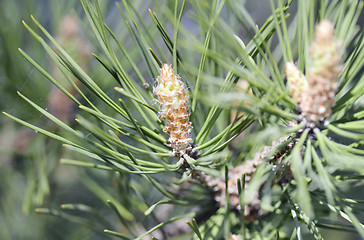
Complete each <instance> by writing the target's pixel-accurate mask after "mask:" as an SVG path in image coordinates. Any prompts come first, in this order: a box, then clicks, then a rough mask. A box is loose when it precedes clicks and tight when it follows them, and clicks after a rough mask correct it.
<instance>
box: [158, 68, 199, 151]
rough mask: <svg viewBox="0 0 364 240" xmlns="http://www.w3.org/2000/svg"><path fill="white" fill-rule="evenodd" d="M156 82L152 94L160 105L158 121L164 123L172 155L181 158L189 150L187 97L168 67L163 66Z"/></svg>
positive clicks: (189, 132)
mask: <svg viewBox="0 0 364 240" xmlns="http://www.w3.org/2000/svg"><path fill="white" fill-rule="evenodd" d="M157 81H158V85H157V87H155V88H153V92H154V94H155V95H157V96H158V99H156V100H155V101H157V102H158V103H159V104H160V112H159V114H160V119H161V120H162V121H164V123H165V127H164V129H163V131H164V132H166V133H167V134H169V143H170V146H171V147H172V148H173V153H174V155H175V156H177V157H182V156H183V155H184V154H186V153H188V152H189V151H190V150H191V145H190V142H191V141H192V138H191V129H192V124H191V122H189V119H188V118H189V116H190V113H189V112H188V108H189V105H187V100H188V98H189V95H188V93H187V92H186V90H185V87H184V84H183V82H182V81H180V80H179V76H176V75H175V74H174V72H173V69H172V67H171V66H170V65H167V64H164V65H163V67H162V69H161V73H160V76H159V77H158V78H157Z"/></svg>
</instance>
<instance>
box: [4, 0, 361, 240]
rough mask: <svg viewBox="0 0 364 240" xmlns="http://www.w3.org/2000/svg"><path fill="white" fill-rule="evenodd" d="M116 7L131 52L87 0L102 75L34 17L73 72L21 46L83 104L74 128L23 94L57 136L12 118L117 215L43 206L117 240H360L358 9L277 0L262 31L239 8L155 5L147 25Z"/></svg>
mask: <svg viewBox="0 0 364 240" xmlns="http://www.w3.org/2000/svg"><path fill="white" fill-rule="evenodd" d="M121 2H122V4H117V6H118V7H119V9H120V12H121V17H122V20H124V24H125V26H123V29H124V30H123V31H127V30H128V31H129V33H128V34H130V36H131V37H132V39H133V41H134V42H133V43H132V44H130V43H128V42H126V41H122V40H121V39H120V38H119V36H118V33H116V32H115V31H114V30H112V28H111V27H109V26H108V24H106V23H105V22H104V20H103V18H106V17H107V16H102V14H101V12H102V11H101V10H100V7H99V5H98V2H97V1H94V2H93V3H91V2H90V1H89V0H81V3H82V5H83V8H84V11H85V14H86V17H87V19H88V22H89V24H90V26H91V28H92V30H93V33H94V38H95V40H96V42H97V46H96V47H95V49H99V50H100V54H93V57H94V59H96V60H97V61H98V64H99V66H102V67H103V68H104V70H103V72H102V73H101V74H100V75H95V76H90V75H89V74H88V73H87V72H86V71H85V69H84V67H82V66H81V65H82V63H80V61H81V60H77V59H76V57H74V56H72V54H73V53H72V52H71V51H75V50H77V49H71V47H69V44H71V45H72V42H70V43H68V44H67V45H64V44H63V45H62V44H61V43H59V42H57V40H56V39H55V38H54V37H52V34H50V33H49V32H48V31H47V30H46V28H45V27H43V26H42V25H41V23H39V22H38V21H37V20H36V18H34V17H33V18H32V21H33V23H34V24H35V26H36V28H35V27H30V25H28V23H25V22H24V26H25V27H26V29H27V30H28V31H29V32H30V33H31V34H32V35H33V36H34V37H35V38H36V39H37V40H38V41H39V43H40V44H41V45H42V46H43V47H44V49H45V50H46V52H47V53H48V54H49V56H50V58H51V59H52V60H53V62H54V64H55V65H56V67H57V68H58V69H59V70H58V71H59V72H58V73H61V74H62V76H63V79H62V80H59V77H57V78H56V77H54V76H52V74H51V73H49V72H47V71H46V70H45V69H46V68H45V66H40V65H39V64H38V63H37V62H36V60H33V59H32V57H31V56H30V55H28V54H27V53H25V52H24V51H23V50H20V53H21V54H22V56H23V57H24V58H25V59H27V60H28V61H29V62H30V63H31V64H32V65H33V66H34V67H35V68H36V69H37V70H38V71H40V72H41V73H42V74H43V75H44V76H45V77H46V78H47V79H49V80H50V81H51V82H52V83H53V84H54V85H55V86H56V87H58V89H59V90H60V91H62V92H63V93H64V94H65V95H66V96H68V97H69V98H70V99H71V100H72V101H73V102H74V104H75V105H77V106H79V112H78V115H77V117H76V121H77V125H72V124H71V123H69V122H67V121H66V120H64V121H62V120H61V119H60V117H56V116H55V114H53V113H52V114H51V113H50V112H49V111H47V109H46V108H45V107H42V106H39V105H38V104H36V103H35V102H34V101H33V100H32V99H29V98H27V97H26V96H24V95H23V94H21V93H19V96H20V97H21V98H23V99H24V100H25V101H26V102H27V103H29V104H30V105H32V106H33V107H34V108H35V109H36V110H38V111H39V112H40V113H41V114H43V115H44V116H46V117H48V118H49V119H50V120H51V121H52V122H54V123H55V124H56V125H57V126H58V130H54V131H53V132H52V131H51V130H50V129H47V128H46V127H38V126H36V125H33V124H32V123H29V122H28V121H24V120H21V119H19V118H17V117H15V116H12V115H10V114H8V113H5V115H7V116H8V117H10V118H11V119H13V120H15V121H17V122H19V123H21V124H23V125H25V126H27V127H29V128H31V129H33V130H36V131H37V132H38V133H40V134H43V135H46V136H48V137H50V138H54V139H56V140H58V141H61V142H62V143H63V144H64V147H65V148H67V149H70V150H72V151H75V152H76V153H80V154H83V155H85V156H86V157H84V158H82V157H80V159H69V158H67V159H65V158H63V159H61V160H60V162H61V163H62V164H66V165H72V166H75V167H82V168H85V171H84V173H80V174H81V175H80V176H79V177H78V178H79V179H80V181H81V182H82V183H83V184H84V185H85V186H87V188H88V189H89V190H90V191H91V192H93V193H94V194H95V195H96V196H97V197H99V198H100V199H101V201H102V202H103V203H104V204H106V205H108V206H109V207H110V211H113V212H114V216H113V217H114V218H112V219H115V217H117V218H118V220H117V222H115V221H110V219H104V218H103V217H102V214H100V213H98V207H95V209H93V208H91V207H90V206H85V205H81V204H79V203H77V204H76V203H67V204H63V205H62V206H61V208H62V210H57V209H50V208H38V209H36V212H38V213H46V214H51V215H56V216H60V217H63V218H65V219H68V220H70V221H73V222H77V223H79V224H83V225H86V226H89V227H90V228H91V229H93V230H95V231H99V230H100V229H105V230H104V232H105V234H106V235H110V236H116V237H119V238H121V239H144V238H145V239H147V238H151V237H152V236H153V237H155V238H157V239H172V238H173V237H175V239H177V237H180V238H183V239H185V238H186V239H289V238H290V239H306V238H314V239H323V238H324V237H327V238H332V236H333V235H330V234H331V232H330V230H339V231H353V232H355V233H356V234H357V235H355V236H360V237H361V238H364V227H363V224H362V223H361V222H360V220H361V218H362V215H361V214H362V213H363V211H362V206H361V204H362V203H363V201H362V200H358V199H356V198H355V197H352V193H351V192H352V191H354V190H356V189H358V188H357V187H356V186H357V185H360V184H361V183H362V179H363V174H364V172H363V171H364V165H363V159H364V158H363V155H364V152H363V150H362V145H363V143H364V131H363V127H362V123H363V120H362V118H363V116H364V115H363V105H362V103H361V96H362V95H363V93H364V87H363V86H362V85H363V84H364V77H363V75H362V74H361V70H362V67H363V64H364V61H363V60H364V59H363V58H364V46H363V43H364V41H363V31H362V30H361V29H360V28H359V27H358V26H357V24H358V22H357V21H358V18H359V16H360V14H361V10H362V7H363V1H359V0H356V1H355V0H352V1H314V0H312V1H305V0H298V1H292V0H288V1H278V3H277V5H275V1H273V0H272V1H270V4H271V8H272V14H271V16H270V17H268V18H267V20H266V21H265V23H264V24H263V25H262V26H257V25H256V23H255V22H254V20H253V19H252V17H251V16H250V14H249V12H248V11H247V10H246V8H245V7H244V5H243V4H242V3H241V1H238V0H228V1H224V0H221V1H217V0H214V1H178V0H176V1H166V2H164V1H163V2H162V1H155V3H154V6H153V9H151V10H150V11H149V13H150V14H149V16H144V15H142V13H140V12H139V11H138V9H137V8H136V7H134V5H133V3H132V2H129V1H126V0H122V1H121ZM188 17H190V18H191V19H192V20H193V23H191V24H190V25H188V24H184V22H183V21H182V19H185V18H188ZM150 19H151V20H152V21H150ZM122 22H123V21H121V20H120V22H119V23H118V24H123V23H122ZM148 23H150V24H148ZM242 29H243V31H242ZM242 33H244V35H243V34H242ZM162 42H163V44H162ZM128 44H130V45H128ZM53 75H55V73H53ZM108 78H112V79H113V80H114V86H115V88H114V89H113V90H110V91H109V90H107V89H104V88H103V87H102V85H103V81H104V79H108ZM64 81H66V82H67V84H66V85H67V87H65V84H64ZM70 86H72V88H70ZM241 86H243V87H241ZM76 156H79V155H76ZM100 179H101V180H100ZM359 197H360V196H359ZM64 211H69V212H70V213H71V214H65V213H64ZM80 211H81V212H82V213H83V214H81V215H80V216H78V215H77V214H78V212H80ZM76 216H77V217H76ZM181 219H183V221H184V222H182V223H181V221H180V220H181ZM186 221H187V223H186ZM187 226H189V228H187ZM330 236H331V237H330Z"/></svg>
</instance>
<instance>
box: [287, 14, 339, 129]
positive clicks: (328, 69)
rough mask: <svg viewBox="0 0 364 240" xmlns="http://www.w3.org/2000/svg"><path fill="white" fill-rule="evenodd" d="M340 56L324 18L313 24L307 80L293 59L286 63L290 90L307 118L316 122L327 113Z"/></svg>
mask: <svg viewBox="0 0 364 240" xmlns="http://www.w3.org/2000/svg"><path fill="white" fill-rule="evenodd" d="M342 56H343V51H342V44H341V42H340V41H338V40H337V39H336V38H335V37H334V27H333V25H332V24H331V22H329V21H328V20H324V21H322V22H320V23H319V25H318V26H317V27H316V32H315V40H314V42H313V43H312V44H311V47H310V60H309V63H310V65H309V66H308V71H307V80H306V77H305V76H304V75H303V74H302V73H301V72H299V70H298V69H297V68H296V67H295V66H294V64H293V63H287V65H286V75H287V80H288V82H289V83H290V93H291V95H292V97H293V99H294V100H296V102H297V103H298V104H299V106H300V108H301V111H302V115H303V117H304V118H305V119H306V120H307V121H310V122H314V123H317V122H318V121H321V120H323V119H325V118H326V117H328V116H330V114H331V107H332V106H333V105H334V103H335V92H336V88H337V83H336V81H337V79H338V76H339V74H340V72H341V70H342V68H343V67H342V63H341V59H342Z"/></svg>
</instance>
